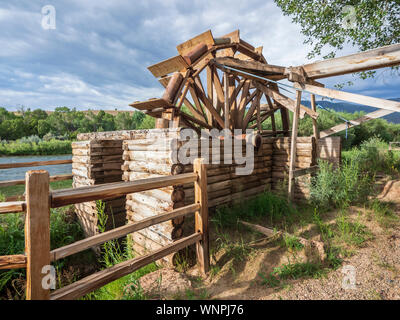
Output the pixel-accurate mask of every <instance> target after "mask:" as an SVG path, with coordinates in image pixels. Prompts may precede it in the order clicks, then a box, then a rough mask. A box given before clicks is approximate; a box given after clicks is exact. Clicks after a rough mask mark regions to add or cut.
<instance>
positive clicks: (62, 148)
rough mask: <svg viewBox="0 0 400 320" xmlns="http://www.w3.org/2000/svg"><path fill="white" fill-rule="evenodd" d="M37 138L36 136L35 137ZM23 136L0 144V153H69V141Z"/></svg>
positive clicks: (8, 154) (11, 154)
mask: <svg viewBox="0 0 400 320" xmlns="http://www.w3.org/2000/svg"><path fill="white" fill-rule="evenodd" d="M37 138H38V137H37ZM38 139H39V140H38V141H37V142H36V141H35V140H36V139H35V138H32V137H29V138H23V139H19V140H16V141H11V142H8V143H1V144H0V155H7V156H16V155H56V154H71V153H72V147H71V141H60V140H55V139H52V140H50V141H44V140H41V139H40V138H38Z"/></svg>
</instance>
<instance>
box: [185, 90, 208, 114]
mask: <svg viewBox="0 0 400 320" xmlns="http://www.w3.org/2000/svg"><path fill="white" fill-rule="evenodd" d="M189 91H190V95H191V96H192V99H193V102H194V105H195V106H196V109H197V111H199V112H201V115H202V117H203V119H204V121H207V115H206V114H205V112H204V110H203V107H202V105H201V103H200V100H199V97H198V92H197V91H196V89H195V86H194V83H191V84H190V86H189Z"/></svg>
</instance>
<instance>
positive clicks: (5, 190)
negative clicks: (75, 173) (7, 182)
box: [0, 180, 72, 200]
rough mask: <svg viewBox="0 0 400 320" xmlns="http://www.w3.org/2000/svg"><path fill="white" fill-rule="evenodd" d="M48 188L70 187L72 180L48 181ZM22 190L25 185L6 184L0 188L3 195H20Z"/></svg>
mask: <svg viewBox="0 0 400 320" xmlns="http://www.w3.org/2000/svg"><path fill="white" fill-rule="evenodd" d="M50 188H51V189H52V190H57V189H66V188H72V180H62V181H53V182H50ZM24 192H25V185H17V186H8V187H2V188H0V194H2V195H3V196H5V197H12V196H17V195H22V194H23V193H24ZM0 200H1V199H0Z"/></svg>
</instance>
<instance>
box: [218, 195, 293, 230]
mask: <svg viewBox="0 0 400 320" xmlns="http://www.w3.org/2000/svg"><path fill="white" fill-rule="evenodd" d="M294 213H295V209H294V208H293V207H292V206H291V205H290V204H289V203H288V201H287V199H286V198H285V197H282V196H280V195H276V194H273V193H272V192H268V191H265V192H264V193H262V194H260V195H258V196H255V197H253V198H251V199H248V200H246V201H241V202H239V203H236V204H234V205H231V206H220V207H218V208H217V209H216V212H215V214H213V216H212V218H211V221H212V222H213V223H214V224H215V226H216V228H217V229H219V230H223V229H224V228H233V227H236V226H237V225H238V220H244V221H254V222H257V221H260V220H262V219H267V220H268V221H269V222H270V223H273V222H275V221H277V220H279V219H281V218H282V217H285V216H286V217H289V216H290V215H291V214H294Z"/></svg>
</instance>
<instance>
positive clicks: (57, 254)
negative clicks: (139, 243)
mask: <svg viewBox="0 0 400 320" xmlns="http://www.w3.org/2000/svg"><path fill="white" fill-rule="evenodd" d="M199 208H200V205H199V204H192V205H189V206H185V207H182V208H179V209H175V210H173V211H171V212H168V213H165V214H161V215H157V216H153V217H149V218H147V219H143V220H141V221H139V222H136V223H133V224H128V225H125V226H122V227H119V228H115V229H113V230H110V231H106V232H104V233H100V234H97V235H95V236H93V237H90V238H86V239H83V240H80V241H77V242H74V243H72V244H70V245H67V246H64V247H61V248H58V249H55V250H52V251H51V252H50V256H51V261H56V260H59V259H62V258H65V257H68V256H70V255H72V254H75V253H78V252H81V251H83V250H86V249H89V248H91V247H93V246H96V245H99V244H102V243H104V242H107V241H110V240H113V239H117V238H121V237H124V236H126V235H128V234H130V233H133V232H136V231H139V230H142V229H144V228H147V227H150V226H153V225H156V224H158V223H162V222H165V221H168V220H171V219H175V218H178V217H183V216H186V215H188V214H191V213H194V212H195V211H196V210H199Z"/></svg>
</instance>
